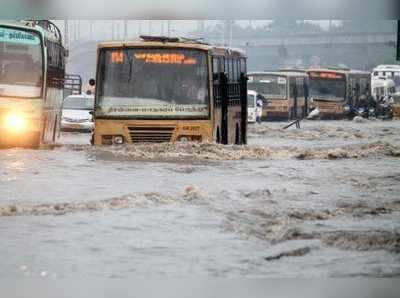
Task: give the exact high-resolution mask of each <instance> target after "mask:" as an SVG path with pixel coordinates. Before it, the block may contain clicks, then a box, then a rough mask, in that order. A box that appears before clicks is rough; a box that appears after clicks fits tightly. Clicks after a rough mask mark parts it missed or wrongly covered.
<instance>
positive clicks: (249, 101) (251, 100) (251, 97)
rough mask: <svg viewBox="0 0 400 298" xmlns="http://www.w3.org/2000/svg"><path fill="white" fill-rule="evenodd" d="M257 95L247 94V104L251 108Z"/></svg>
mask: <svg viewBox="0 0 400 298" xmlns="http://www.w3.org/2000/svg"><path fill="white" fill-rule="evenodd" d="M255 99H256V97H255V96H254V95H253V94H247V106H248V107H249V108H254V106H255Z"/></svg>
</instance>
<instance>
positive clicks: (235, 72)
mask: <svg viewBox="0 0 400 298" xmlns="http://www.w3.org/2000/svg"><path fill="white" fill-rule="evenodd" d="M236 61H237V60H236V59H232V76H233V80H232V81H234V82H237V78H238V75H237V65H236Z"/></svg>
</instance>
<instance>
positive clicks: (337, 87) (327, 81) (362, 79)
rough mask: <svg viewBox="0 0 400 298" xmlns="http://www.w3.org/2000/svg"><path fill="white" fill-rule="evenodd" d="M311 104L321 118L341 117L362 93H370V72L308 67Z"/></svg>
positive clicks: (354, 105)
mask: <svg viewBox="0 0 400 298" xmlns="http://www.w3.org/2000/svg"><path fill="white" fill-rule="evenodd" d="M307 73H308V75H309V92H310V99H311V101H312V103H311V106H312V107H313V108H317V109H318V110H319V112H320V118H322V119H341V118H343V117H344V116H345V114H346V109H345V107H347V109H353V108H355V107H356V106H357V104H358V101H359V99H360V97H361V96H362V95H366V94H367V93H369V94H371V74H370V73H369V72H366V71H358V70H352V69H310V70H308V71H307Z"/></svg>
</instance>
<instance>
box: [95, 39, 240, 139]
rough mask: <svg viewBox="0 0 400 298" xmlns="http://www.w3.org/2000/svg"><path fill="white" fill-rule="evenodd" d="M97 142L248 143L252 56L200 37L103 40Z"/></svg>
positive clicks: (96, 117) (99, 57) (97, 90)
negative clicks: (248, 57) (249, 60)
mask: <svg viewBox="0 0 400 298" xmlns="http://www.w3.org/2000/svg"><path fill="white" fill-rule="evenodd" d="M91 81H92V84H95V85H96V90H95V111H94V119H95V129H94V134H93V140H92V143H94V144H95V145H113V144H123V143H141V142H176V141H198V142H217V143H222V144H233V143H235V144H245V143H246V125H247V88H246V86H247V77H246V57H245V55H244V53H243V52H242V51H240V50H235V49H228V48H222V47H214V46H210V45H208V44H204V43H201V42H199V41H195V40H187V39H178V38H167V37H150V36H141V39H140V40H137V41H131V42H110V43H102V44H99V45H98V61H97V72H96V83H94V80H91Z"/></svg>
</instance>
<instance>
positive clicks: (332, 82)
mask: <svg viewBox="0 0 400 298" xmlns="http://www.w3.org/2000/svg"><path fill="white" fill-rule="evenodd" d="M310 96H311V97H315V98H316V99H321V100H327V101H343V100H344V99H345V96H346V81H345V80H344V79H327V78H313V77H310Z"/></svg>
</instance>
